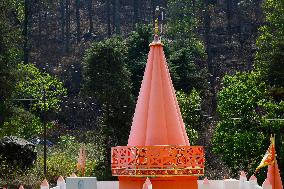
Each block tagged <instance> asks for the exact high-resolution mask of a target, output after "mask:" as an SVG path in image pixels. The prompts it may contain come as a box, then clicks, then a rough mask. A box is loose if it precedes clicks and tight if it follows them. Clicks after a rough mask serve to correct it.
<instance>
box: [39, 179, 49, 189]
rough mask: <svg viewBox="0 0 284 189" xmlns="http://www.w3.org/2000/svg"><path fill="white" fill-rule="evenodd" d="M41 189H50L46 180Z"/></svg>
mask: <svg viewBox="0 0 284 189" xmlns="http://www.w3.org/2000/svg"><path fill="white" fill-rule="evenodd" d="M40 189H49V184H48V182H47V180H46V179H44V180H43V181H42V183H41V185H40Z"/></svg>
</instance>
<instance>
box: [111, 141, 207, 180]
mask: <svg viewBox="0 0 284 189" xmlns="http://www.w3.org/2000/svg"><path fill="white" fill-rule="evenodd" d="M111 155H112V157H111V159H112V162H111V163H112V164H111V166H112V174H113V176H171V175H172V176H173V175H175V176H186V175H190V176H200V175H203V174H204V162H205V158H204V149H203V147H201V146H118V147H113V148H112V149H111Z"/></svg>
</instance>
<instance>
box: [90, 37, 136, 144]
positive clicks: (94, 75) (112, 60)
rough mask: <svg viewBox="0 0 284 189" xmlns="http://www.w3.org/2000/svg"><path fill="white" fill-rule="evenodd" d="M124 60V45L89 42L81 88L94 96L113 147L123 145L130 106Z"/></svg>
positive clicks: (109, 41) (113, 41)
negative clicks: (114, 141)
mask: <svg viewBox="0 0 284 189" xmlns="http://www.w3.org/2000/svg"><path fill="white" fill-rule="evenodd" d="M126 57H127V46H126V44H125V42H124V41H123V40H122V39H120V38H116V37H114V38H110V39H107V40H104V41H101V42H95V43H93V45H92V47H91V48H90V49H89V50H88V51H87V53H86V56H85V63H86V70H85V89H86V91H87V92H88V93H90V94H91V95H94V96H95V98H96V100H97V102H98V104H99V106H100V108H101V110H102V119H103V124H104V125H105V126H107V128H108V129H109V130H111V132H112V137H114V138H113V139H115V140H116V142H117V145H125V144H126V142H127V139H128V134H129V131H130V124H131V118H132V114H133V106H134V100H133V96H132V94H131V80H130V72H129V70H128V69H127V66H126Z"/></svg>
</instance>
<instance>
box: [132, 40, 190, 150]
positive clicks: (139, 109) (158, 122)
mask: <svg viewBox="0 0 284 189" xmlns="http://www.w3.org/2000/svg"><path fill="white" fill-rule="evenodd" d="M151 145H189V139H188V137H187V134H186V131H185V126H184V122H183V120H182V117H181V113H180V109H179V106H178V103H177V99H176V96H175V90H174V87H173V84H172V81H171V77H170V74H169V69H168V66H167V63H166V58H165V55H164V51H163V45H162V43H161V42H160V41H157V42H155V41H154V42H153V43H151V44H150V52H149V55H148V61H147V65H146V70H145V73H144V78H143V82H142V86H141V89H140V93H139V97H138V101H137V105H136V109H135V114H134V118H133V122H132V127H131V132H130V136H129V140H128V146H151Z"/></svg>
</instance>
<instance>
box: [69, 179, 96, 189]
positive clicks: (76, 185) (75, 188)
mask: <svg viewBox="0 0 284 189" xmlns="http://www.w3.org/2000/svg"><path fill="white" fill-rule="evenodd" d="M66 188H67V189H97V178H96V177H67V178H66Z"/></svg>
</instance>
